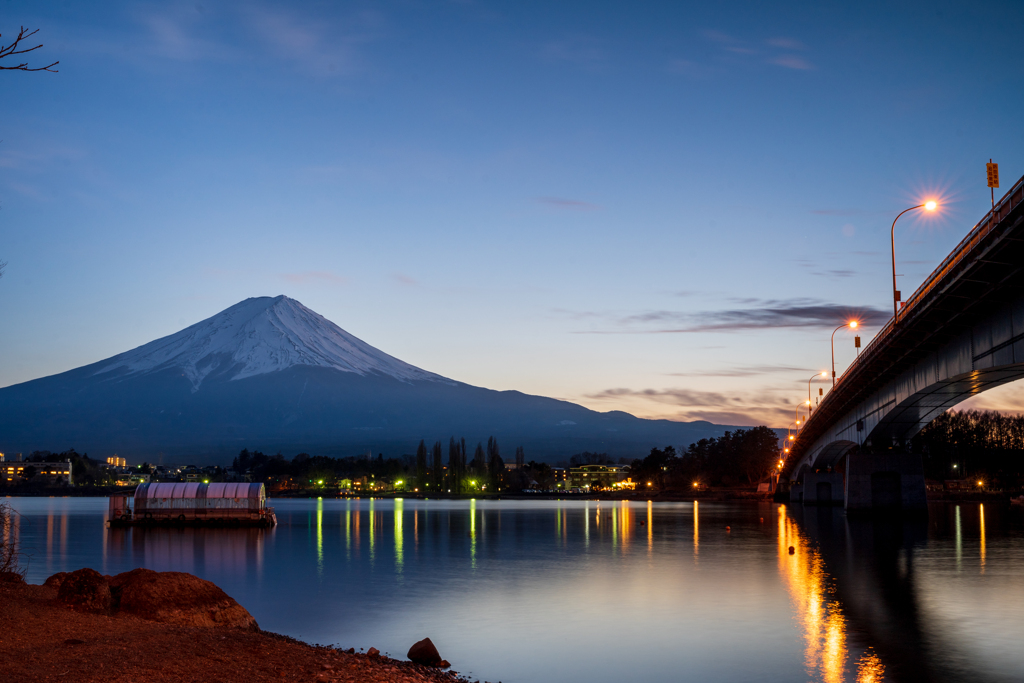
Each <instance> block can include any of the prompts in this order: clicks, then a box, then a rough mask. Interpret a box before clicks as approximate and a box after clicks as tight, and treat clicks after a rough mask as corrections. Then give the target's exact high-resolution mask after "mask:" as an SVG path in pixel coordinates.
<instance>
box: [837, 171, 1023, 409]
mask: <svg viewBox="0 0 1024 683" xmlns="http://www.w3.org/2000/svg"><path fill="white" fill-rule="evenodd" d="M1021 201H1024V177H1022V178H1021V179H1020V180H1018V181H1017V182H1016V183H1015V184H1014V185H1013V187H1011V188H1010V190H1009V191H1008V192H1007V193H1006V194H1004V195H1003V197H1002V198H1001V199H1000V200H999V201H998V202H997V203H996V205H995V207H994V208H993V209H992V210H991V211H989V212H988V213H987V214H986V215H985V217H984V218H983V219H981V221H979V222H978V223H977V224H976V225H975V226H974V227H973V228H971V231H970V232H968V233H967V236H966V237H964V238H963V239H962V240H961V241H960V244H958V245H957V246H956V248H955V249H953V251H952V252H950V254H949V256H947V257H946V258H945V259H944V260H943V261H942V263H940V264H939V267H938V268H936V269H935V270H934V271H932V274H931V275H929V276H928V278H927V279H926V280H925V281H924V282H923V283H922V284H921V286H920V287H918V288H917V290H916V291H915V292H914V293H913V294H912V295H911V297H910V298H909V299H907V301H906V303H905V304H904V305H903V308H902V310H901V311H900V317H901V318H902V317H904V316H906V315H908V314H909V313H910V312H911V311H912V310H913V308H914V307H915V306H917V305H918V304H920V303H921V302H922V301H923V300H924V299H925V297H927V296H928V295H929V294H930V293H931V292H932V290H933V289H935V288H936V287H937V286H939V284H940V283H941V282H942V280H943V278H945V277H946V276H947V275H948V274H949V273H950V271H952V270H953V269H954V268H956V267H957V266H958V265H959V264H960V263H961V262H963V261H964V259H967V258H968V257H970V256H971V253H972V252H973V251H974V248H975V247H977V246H978V244H979V243H981V242H982V241H983V240H984V239H985V237H987V236H988V235H989V233H991V232H992V231H993V230H994V229H995V227H996V225H998V224H999V221H1001V220H1002V219H1003V218H1005V217H1006V216H1007V214H1009V213H1010V211H1012V210H1013V209H1014V208H1016V206H1017V205H1018V204H1020V203H1021ZM894 323H895V319H890V320H889V322H887V323H886V324H885V326H884V327H882V329H881V330H879V331H878V334H876V335H875V338H874V339H872V340H871V341H870V342H869V343H868V345H867V346H866V347H865V348H864V350H863V351H862V352H861V353H860V354H859V355H858V356H857V358H855V359H854V361H853V363H851V364H850V366H849V367H848V368H846V371H845V372H844V373H843V374H842V375H840V376H839V377H837V378H836V386H839V384H840V383H841V382H842V381H843V379H844V378H845V377H847V376H849V375H850V374H851V371H852V370H853V369H854V368H856V367H857V366H858V365H859V364H860V362H861V359H862V358H866V357H868V356H870V355H871V353H872V351H873V350H874V349H876V348H878V347H880V346H881V345H882V344H884V343H885V340H886V339H888V337H889V336H890V335H891V334H892V333H893V332H895V325H894ZM831 393H832V392H829V394H831Z"/></svg>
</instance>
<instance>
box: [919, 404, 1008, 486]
mask: <svg viewBox="0 0 1024 683" xmlns="http://www.w3.org/2000/svg"><path fill="white" fill-rule="evenodd" d="M911 448H912V449H913V451H914V452H915V453H920V454H921V456H922V459H923V460H924V469H925V476H926V477H928V478H930V479H938V480H945V479H983V480H984V481H986V483H989V484H992V485H998V484H1004V485H1009V486H1013V485H1019V484H1020V481H1021V478H1022V475H1024V415H1003V414H1002V413H997V412H994V411H978V410H967V411H962V412H961V411H950V412H946V413H943V414H942V415H940V416H939V417H937V418H935V419H934V420H932V422H931V424H929V425H928V426H927V427H925V428H924V429H922V430H921V431H920V432H919V433H918V434H917V436H915V437H914V438H913V439H912V440H911Z"/></svg>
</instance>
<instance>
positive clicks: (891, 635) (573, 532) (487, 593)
mask: <svg viewBox="0 0 1024 683" xmlns="http://www.w3.org/2000/svg"><path fill="white" fill-rule="evenodd" d="M19 505H22V506H23V507H26V508H29V507H30V508H31V509H32V511H33V512H32V514H28V515H26V516H25V517H15V519H14V522H15V523H19V522H20V524H21V526H22V531H23V533H25V538H26V540H27V541H28V543H29V544H30V546H31V550H32V552H33V553H34V557H33V559H32V564H31V566H30V571H31V576H30V581H32V582H35V583H39V582H41V581H42V580H43V579H45V578H46V576H48V575H49V574H50V573H53V572H54V571H67V570H69V569H75V568H78V567H81V566H92V567H95V568H97V569H99V570H100V571H102V572H103V573H107V574H113V573H118V572H121V571H126V570H128V569H131V568H133V567H137V566H145V567H150V568H152V569H157V570H173V571H188V572H192V573H195V574H197V575H200V576H202V577H204V578H207V579H210V580H211V581H214V582H215V583H217V584H218V585H221V587H223V588H224V589H225V590H226V591H227V592H228V593H229V594H230V595H232V596H233V597H236V598H237V599H238V600H239V601H240V602H242V604H244V605H245V606H246V607H247V608H248V609H250V611H251V612H252V613H253V614H254V616H256V618H257V619H258V620H259V622H260V625H261V626H262V627H264V628H267V629H268V630H271V631H276V632H281V633H286V634H288V635H291V636H294V637H298V638H301V639H304V640H308V641H310V642H321V643H337V644H340V645H343V646H345V647H348V646H352V645H354V646H356V647H369V646H371V645H372V646H374V647H378V648H380V649H382V650H385V651H387V650H388V649H390V651H392V652H396V651H399V650H403V649H404V648H407V647H408V645H409V644H410V643H411V642H414V641H415V640H417V639H419V638H422V637H423V634H424V632H426V633H427V634H429V635H430V636H431V638H432V639H433V640H435V642H438V643H439V647H442V651H443V652H444V654H445V655H446V656H447V655H448V654H449V652H451V653H452V656H451V661H458V662H459V665H460V667H462V668H464V669H465V670H467V671H469V670H471V669H476V670H477V672H478V674H479V675H480V678H481V679H483V676H484V675H485V674H486V675H487V676H488V680H498V679H499V677H500V678H501V679H502V680H508V681H517V680H518V681H539V682H543V681H554V680H588V681H592V682H593V683H611V682H612V681H621V680H637V681H644V683H655V682H660V681H665V680H679V679H683V680H699V681H713V682H722V683H725V682H728V681H735V680H754V679H757V680H760V681H765V682H766V683H788V682H789V681H794V680H802V681H823V682H827V683H833V682H842V683H867V682H869V681H872V682H875V681H891V682H900V681H926V682H927V681H956V680H972V681H977V680H1022V679H1024V665H1022V663H1021V659H1020V656H1019V654H1016V653H1017V647H1018V644H1019V641H1020V640H1021V639H1022V638H1024V627H1022V626H1021V625H1020V623H1019V622H1020V619H1019V611H1020V607H1021V606H1022V605H1024V588H1021V587H1020V585H1019V584H1020V582H1019V580H1018V579H1017V576H1018V574H1019V572H1018V573H1015V572H1017V570H1019V566H1020V562H1021V561H1022V560H1024V546H1021V545H1020V539H1021V538H1024V525H1022V524H1021V523H1020V520H1019V519H1017V521H1016V522H1014V524H1016V525H1017V527H1014V528H1015V529H1016V531H1014V533H1015V534H1017V535H1016V536H1015V537H1013V538H1012V539H1010V540H1008V537H1007V531H1006V528H1007V522H1006V516H1007V514H1009V513H1008V512H1007V511H1006V510H1005V509H1002V510H1001V509H1000V508H999V507H997V506H991V505H986V506H984V507H980V506H978V505H966V504H965V505H961V506H959V508H958V507H955V506H945V507H941V508H938V509H936V510H934V511H933V512H932V515H931V518H930V520H929V521H914V520H906V521H896V522H891V521H890V522H886V521H871V520H856V519H847V518H846V516H845V515H844V514H843V512H842V510H835V509H832V508H822V509H820V510H817V509H812V508H804V507H803V506H797V507H796V508H792V509H791V508H788V507H786V506H774V505H766V504H742V503H737V504H732V503H717V502H712V501H708V502H705V503H700V504H697V503H653V502H651V501H642V502H641V501H636V502H625V501H602V502H601V503H600V504H598V502H596V501H590V502H584V501H489V500H476V501H470V500H465V501H433V500H431V501H423V500H414V499H406V500H400V499H399V500H382V499H376V500H369V499H363V500H330V499H326V500H286V501H275V507H276V508H277V512H278V518H279V520H280V525H279V526H278V527H276V528H275V529H270V530H256V529H253V530H246V529H242V530H239V529H140V528H132V529H106V528H105V526H104V525H103V523H102V519H103V517H102V514H103V513H102V510H104V509H105V508H104V507H102V506H100V505H99V504H96V505H95V506H94V507H91V508H86V506H89V505H93V504H92V503H90V502H88V501H84V502H82V501H59V500H58V501H55V502H52V503H48V502H47V501H45V500H41V501H19ZM83 509H88V510H89V512H88V514H84V513H83V512H82V510H83ZM69 510H71V512H69ZM75 510H78V512H75ZM389 515H392V518H391V519H388V516H389ZM772 515H775V517H774V518H773V517H772ZM410 516H411V519H410ZM1015 519H1016V518H1015ZM25 527H28V531H27V533H26V532H25ZM655 527H657V531H658V533H657V534H655V533H654V530H655ZM1018 527H1019V528H1018ZM727 528H728V529H731V530H729V531H727V530H726V529H727ZM409 531H411V532H412V536H411V537H410V536H407V534H406V532H409ZM409 540H412V541H413V542H412V543H411V544H410V543H408V542H407V541H409ZM1014 544H1016V545H1014ZM790 547H792V548H793V552H792V554H791V553H790ZM958 553H959V555H960V557H961V558H962V560H963V563H962V566H961V569H960V570H959V571H958V569H957V566H958V564H957V561H956V558H957V555H958ZM698 558H699V564H698ZM981 572H985V576H981ZM993 586H995V588H994V589H993ZM1015 586H1016V587H1015ZM986 591H987V592H986ZM975 604H978V605H979V607H975ZM339 605H342V606H343V608H341V609H339ZM1003 605H1005V608H1004V614H1003V616H1001V617H998V618H997V619H996V620H995V622H994V624H993V623H987V622H989V621H991V619H990V615H992V613H993V611H994V610H997V609H998V608H1000V607H1001V606H1003ZM997 616H998V615H997ZM601 624H611V625H613V626H609V627H607V628H601V627H596V625H601ZM1000 638H1001V639H1002V640H1000ZM993 643H994V644H993ZM985 648H988V649H985ZM522 652H529V653H530V656H529V657H521V656H519V653H522ZM567 652H590V653H601V654H602V656H597V655H594V656H586V657H567ZM604 653H614V656H612V655H609V656H603V654H604ZM992 657H997V658H998V657H1002V659H1001V660H1000V661H999V663H998V664H996V665H992V664H990V663H989V662H990V661H991V658H992ZM992 671H995V672H996V673H997V674H1000V673H1001V674H1002V675H1004V679H1000V678H999V676H998V675H990V672H992ZM986 672H989V673H986ZM492 674H493V677H491V675H492ZM474 678H476V676H474Z"/></svg>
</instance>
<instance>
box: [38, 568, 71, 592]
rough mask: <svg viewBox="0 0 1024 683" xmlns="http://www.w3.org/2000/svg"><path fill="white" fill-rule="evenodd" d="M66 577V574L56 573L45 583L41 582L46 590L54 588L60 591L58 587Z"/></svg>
mask: <svg viewBox="0 0 1024 683" xmlns="http://www.w3.org/2000/svg"><path fill="white" fill-rule="evenodd" d="M67 575H68V573H67V572H57V573H56V574H54V575H53V576H51V577H50V578H48V579H47V580H46V581H43V585H44V586H46V587H48V588H55V589H57V590H60V585H61V584H62V583H64V578H65V577H66V576H67Z"/></svg>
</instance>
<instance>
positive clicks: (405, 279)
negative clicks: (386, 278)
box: [392, 273, 419, 287]
mask: <svg viewBox="0 0 1024 683" xmlns="http://www.w3.org/2000/svg"><path fill="white" fill-rule="evenodd" d="M392 277H393V278H394V279H395V281H396V282H399V283H401V284H403V285H405V286H407V287H415V286H416V285H418V284H419V281H418V280H416V278H413V277H409V276H408V275H405V274H403V273H395V274H394V275H393V276H392Z"/></svg>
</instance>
